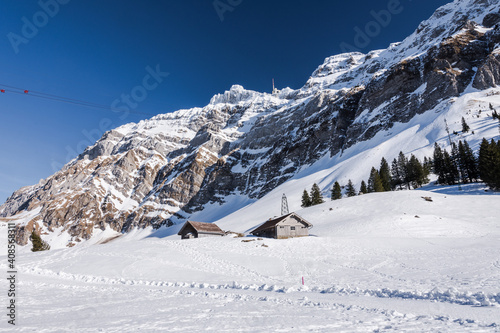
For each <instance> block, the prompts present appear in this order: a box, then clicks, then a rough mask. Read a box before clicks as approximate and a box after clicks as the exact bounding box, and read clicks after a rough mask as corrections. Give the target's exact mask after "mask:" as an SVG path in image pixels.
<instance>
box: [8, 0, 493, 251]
mask: <svg viewBox="0 0 500 333" xmlns="http://www.w3.org/2000/svg"><path fill="white" fill-rule="evenodd" d="M499 23H500V3H498V1H495V0H456V1H454V2H452V3H449V4H447V5H445V6H443V7H441V8H439V9H438V10H437V11H436V12H435V13H434V15H433V16H432V17H431V18H430V19H428V20H427V21H424V22H422V23H421V24H420V25H419V27H418V28H417V29H416V31H415V32H414V33H413V34H412V35H410V36H409V37H408V38H406V39H405V40H404V41H403V42H401V43H395V44H391V45H390V46H389V48H387V49H385V50H377V51H372V52H370V53H368V54H361V53H348V54H341V55H337V56H333V57H329V58H327V59H326V60H325V62H324V64H322V65H321V66H319V68H318V69H317V70H316V71H315V72H314V73H313V74H312V76H311V77H310V78H309V80H308V81H307V82H306V84H305V85H304V87H302V88H301V89H298V90H292V89H289V88H287V89H284V90H282V91H280V92H279V93H278V94H268V93H259V92H255V91H249V90H245V89H244V88H243V87H241V86H237V85H235V86H233V87H231V89H230V90H229V91H226V92H225V93H224V94H219V95H216V96H214V97H213V98H212V100H211V101H210V103H209V104H208V105H207V106H205V107H203V108H194V109H190V110H180V111H177V112H175V113H171V114H165V115H159V116H156V117H154V118H151V119H149V120H145V121H141V122H139V123H138V124H128V125H124V126H122V127H119V128H116V129H114V130H111V131H109V132H107V133H106V134H105V135H104V136H103V137H102V138H101V139H100V140H99V141H97V142H96V143H95V144H94V145H93V146H91V147H88V148H87V149H86V150H85V151H84V152H83V153H82V154H81V155H80V156H78V157H77V158H76V159H74V160H73V161H71V162H70V163H68V164H67V165H66V166H64V167H63V169H62V170H60V171H59V172H57V173H55V174H54V175H53V176H51V177H49V178H47V179H46V180H43V181H41V182H40V183H39V184H37V185H33V186H29V187H25V188H22V189H20V190H18V191H16V192H15V193H14V194H13V195H12V196H11V197H10V198H9V199H8V200H7V201H6V203H5V204H4V205H2V206H1V207H0V216H2V217H9V218H10V219H11V220H12V219H14V220H16V221H17V223H18V227H17V241H18V243H19V244H22V245H24V244H27V242H28V238H29V234H30V233H31V231H32V230H34V229H35V230H37V231H42V232H49V233H54V235H57V237H58V239H60V240H64V242H62V243H61V244H64V245H67V246H72V245H74V244H75V242H79V241H81V240H88V239H91V238H92V237H93V236H95V235H96V234H98V233H101V232H103V231H105V230H114V231H117V232H129V231H131V230H133V229H134V228H145V227H149V226H153V227H155V228H157V227H160V226H162V225H172V224H175V223H178V222H183V221H185V220H186V219H187V218H196V219H198V220H203V221H215V220H218V219H221V218H223V217H225V216H227V215H229V214H230V213H233V212H235V211H237V210H238V209H240V208H243V207H245V206H247V205H248V204H251V203H253V202H256V201H257V200H259V199H261V198H263V197H264V196H266V195H268V196H269V195H271V194H272V193H279V192H280V188H279V186H280V185H282V184H285V183H287V184H290V183H294V184H296V187H295V188H296V193H295V192H293V193H291V195H289V198H290V199H291V206H292V207H291V208H292V209H294V208H297V207H298V206H297V204H298V200H299V198H300V193H301V191H302V190H303V189H304V187H306V186H309V185H310V184H312V182H317V183H319V184H320V186H321V188H322V189H324V190H328V189H329V188H330V186H331V184H332V182H333V181H334V180H335V179H338V180H342V181H347V179H349V178H350V179H352V180H353V181H354V182H355V183H357V184H359V182H360V181H361V180H362V179H364V178H366V177H367V174H368V172H369V169H370V168H371V166H372V165H375V166H376V165H378V163H379V161H380V159H381V157H386V158H387V159H392V158H394V157H395V156H396V154H397V153H398V152H399V151H403V152H405V153H408V154H409V153H413V154H416V155H417V156H418V157H422V156H429V155H430V151H431V148H432V146H433V144H434V142H439V143H440V144H442V145H443V146H445V145H447V138H446V132H445V129H444V126H445V125H444V119H447V121H448V123H449V124H450V126H451V127H452V131H453V130H458V129H459V127H458V126H459V123H460V119H461V118H462V117H465V118H466V119H467V122H468V123H469V125H470V126H471V128H472V130H473V131H474V132H473V133H470V134H468V135H467V136H464V137H463V138H465V139H467V141H469V143H470V144H471V146H472V147H473V148H477V145H478V142H479V140H480V139H481V138H482V137H486V138H491V137H494V136H495V135H497V134H498V132H497V126H498V125H497V123H496V122H495V121H493V120H492V119H491V117H488V112H491V111H490V110H489V109H488V106H489V104H491V105H492V106H493V107H496V108H497V109H498V108H500V88H499V87H498V85H499V84H500V25H499ZM455 127H456V128H455ZM287 188H290V186H288V187H287ZM290 191H292V190H290ZM287 194H288V193H287Z"/></svg>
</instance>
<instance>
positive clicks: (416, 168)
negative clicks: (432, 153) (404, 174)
mask: <svg viewBox="0 0 500 333" xmlns="http://www.w3.org/2000/svg"><path fill="white" fill-rule="evenodd" d="M408 174H409V175H408V178H409V181H410V183H411V184H412V186H413V188H419V187H421V186H422V185H423V184H424V183H427V182H428V181H429V179H428V178H427V177H426V175H425V170H424V167H423V165H422V164H421V163H420V161H419V160H418V158H416V157H415V155H413V154H412V155H411V157H410V160H409V161H408Z"/></svg>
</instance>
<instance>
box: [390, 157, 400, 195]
mask: <svg viewBox="0 0 500 333" xmlns="http://www.w3.org/2000/svg"><path fill="white" fill-rule="evenodd" d="M391 174H392V177H391V179H392V183H391V185H392V189H393V190H396V188H398V187H399V189H400V190H402V189H403V187H402V184H403V179H402V178H401V174H400V172H399V165H398V160H396V159H394V160H393V161H392V165H391Z"/></svg>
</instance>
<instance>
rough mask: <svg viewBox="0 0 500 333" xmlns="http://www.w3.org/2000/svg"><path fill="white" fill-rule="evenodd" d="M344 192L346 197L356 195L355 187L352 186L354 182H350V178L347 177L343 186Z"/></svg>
mask: <svg viewBox="0 0 500 333" xmlns="http://www.w3.org/2000/svg"><path fill="white" fill-rule="evenodd" d="M345 189H346V193H347V196H348V197H354V196H356V189H355V188H354V184H353V183H352V180H350V179H349V181H348V182H347V186H346V187H345Z"/></svg>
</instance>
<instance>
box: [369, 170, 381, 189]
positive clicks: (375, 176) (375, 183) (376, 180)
mask: <svg viewBox="0 0 500 333" xmlns="http://www.w3.org/2000/svg"><path fill="white" fill-rule="evenodd" d="M372 192H384V186H383V185H382V180H381V179H380V175H379V173H378V171H377V169H375V168H373V167H372V170H371V171H370V178H368V193H372Z"/></svg>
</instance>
